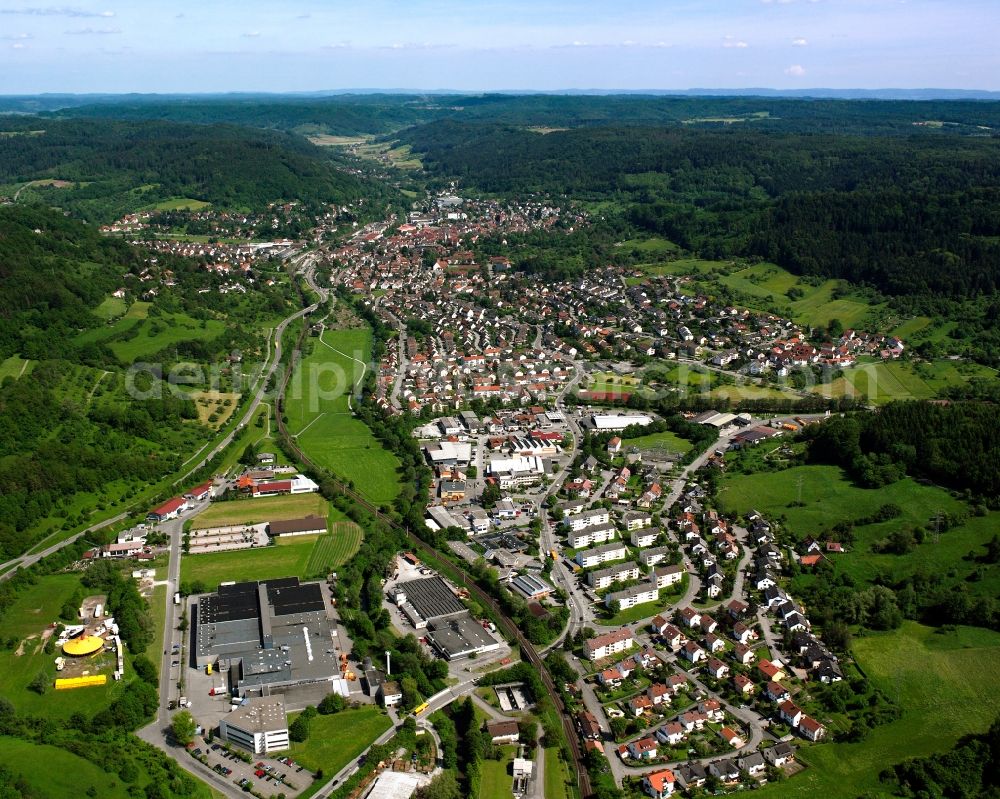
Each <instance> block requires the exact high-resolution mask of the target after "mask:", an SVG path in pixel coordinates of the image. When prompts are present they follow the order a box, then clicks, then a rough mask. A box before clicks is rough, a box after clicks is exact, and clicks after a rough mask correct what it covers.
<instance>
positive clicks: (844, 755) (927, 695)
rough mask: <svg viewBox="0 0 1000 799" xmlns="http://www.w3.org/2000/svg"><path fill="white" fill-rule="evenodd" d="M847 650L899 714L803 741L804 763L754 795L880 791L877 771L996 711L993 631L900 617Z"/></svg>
mask: <svg viewBox="0 0 1000 799" xmlns="http://www.w3.org/2000/svg"><path fill="white" fill-rule="evenodd" d="M854 653H855V657H856V658H857V661H858V663H859V665H861V667H862V668H863V669H864V671H865V673H866V674H867V675H868V676H869V678H870V679H871V680H872V681H873V682H874V683H875V684H876V685H877V686H878V687H879V688H881V689H882V690H883V691H884V692H885V693H886V695H887V696H888V697H889V698H890V699H892V700H894V701H897V702H899V703H900V704H901V705H902V707H903V716H902V718H900V719H899V720H898V721H895V722H893V723H891V724H887V725H884V726H882V727H877V728H876V729H875V730H874V731H873V732H872V733H871V734H870V735H869V736H868V738H867V739H866V740H865V741H864V742H862V743H857V744H822V745H819V746H815V747H810V748H803V749H802V750H801V751H800V753H799V759H800V760H801V761H802V762H804V763H807V764H808V765H809V766H810V768H809V769H807V770H806V771H805V772H804V773H802V774H800V775H798V776H796V777H794V778H792V779H791V780H788V781H787V782H782V783H780V784H775V785H772V786H768V787H767V788H765V789H764V790H763V791H762V792H761V793H760V795H761V796H765V797H770V796H774V797H782V799H784V797H814V796H823V797H829V799H838V798H839V797H843V799H853V798H854V797H857V796H862V795H864V796H887V795H888V792H887V791H885V789H884V788H883V786H882V785H881V784H880V783H879V781H878V774H879V772H880V771H882V770H883V769H885V768H887V767H889V766H892V765H894V764H896V763H899V762H901V761H903V760H905V759H907V758H911V757H925V756H927V755H930V754H933V753H935V752H942V751H944V750H946V749H949V748H950V747H951V746H953V745H954V744H955V742H956V741H957V740H958V739H959V738H960V737H961V736H963V735H966V734H968V733H974V732H984V731H985V730H986V728H987V727H989V725H990V723H991V722H992V721H993V720H994V719H995V718H996V716H997V714H998V713H1000V693H998V692H997V691H996V686H995V674H996V670H997V668H998V667H1000V634H998V633H995V632H991V631H988V630H981V629H974V628H959V629H958V630H957V631H956V632H954V633H948V634H944V635H941V634H938V633H936V632H935V631H934V630H933V629H931V628H929V627H924V626H922V625H919V624H915V623H913V622H906V623H904V624H903V626H902V627H901V628H900V629H899V630H897V631H895V632H892V633H882V634H869V635H867V636H866V637H864V638H860V639H857V640H855V642H854Z"/></svg>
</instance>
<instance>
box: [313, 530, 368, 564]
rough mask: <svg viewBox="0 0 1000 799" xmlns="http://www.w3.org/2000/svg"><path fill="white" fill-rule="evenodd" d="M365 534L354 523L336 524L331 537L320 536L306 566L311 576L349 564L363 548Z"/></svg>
mask: <svg viewBox="0 0 1000 799" xmlns="http://www.w3.org/2000/svg"><path fill="white" fill-rule="evenodd" d="M363 537H364V534H363V533H362V531H361V528H360V527H358V526H357V525H356V524H355V523H354V522H350V521H342V522H334V523H333V530H332V531H331V532H330V534H329V535H325V536H319V537H318V540H317V541H316V545H315V546H314V547H313V550H312V552H311V553H310V555H309V562H308V563H307V565H306V568H307V570H308V571H309V573H311V574H318V573H320V572H328V571H330V570H331V569H333V568H335V567H337V566H339V565H341V564H342V563H347V561H349V560H350V559H351V558H352V557H354V553H356V552H357V551H358V550H359V549H360V548H361V540H362V538H363Z"/></svg>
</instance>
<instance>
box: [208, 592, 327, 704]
mask: <svg viewBox="0 0 1000 799" xmlns="http://www.w3.org/2000/svg"><path fill="white" fill-rule="evenodd" d="M194 650H195V657H196V662H197V665H198V666H199V667H204V666H206V665H208V664H210V663H211V664H212V665H213V666H214V667H215V668H216V669H217V670H218V671H220V672H223V673H225V672H227V670H228V679H229V690H230V691H231V693H232V695H233V696H258V695H266V694H268V693H269V692H271V691H273V690H275V689H277V690H279V691H280V690H281V689H283V688H288V687H291V686H296V685H306V684H309V683H319V682H325V681H329V682H330V683H331V687H330V690H331V691H335V690H336V691H339V690H340V685H339V684H340V682H341V680H340V665H339V663H338V661H337V656H336V653H335V652H334V647H333V637H332V628H331V624H330V619H329V618H328V617H327V614H326V607H325V605H324V601H323V593H322V590H321V589H320V585H319V583H305V584H299V580H298V578H297V577H284V578H281V579H278V580H268V581H267V582H260V583H258V582H247V583H230V584H228V585H226V584H224V585H220V586H219V590H218V591H217V592H216V593H214V594H206V595H204V596H202V597H200V598H199V600H198V604H197V607H196V610H195V615H194Z"/></svg>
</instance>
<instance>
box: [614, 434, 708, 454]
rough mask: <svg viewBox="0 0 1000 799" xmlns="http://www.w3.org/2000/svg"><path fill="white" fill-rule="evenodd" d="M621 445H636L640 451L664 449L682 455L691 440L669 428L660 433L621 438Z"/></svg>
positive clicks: (689, 445) (689, 446) (687, 448)
mask: <svg viewBox="0 0 1000 799" xmlns="http://www.w3.org/2000/svg"><path fill="white" fill-rule="evenodd" d="M622 447H638V448H639V450H640V451H642V450H651V449H666V450H670V451H671V452H676V453H679V454H681V455H683V454H684V453H685V452H688V451H689V450H690V449H691V442H690V441H688V440H687V439H686V438H681V437H680V436H679V435H677V434H676V433H674V432H673V431H671V430H665V431H663V432H662V433H650V434H649V435H648V436H640V437H639V438H625V439H622Z"/></svg>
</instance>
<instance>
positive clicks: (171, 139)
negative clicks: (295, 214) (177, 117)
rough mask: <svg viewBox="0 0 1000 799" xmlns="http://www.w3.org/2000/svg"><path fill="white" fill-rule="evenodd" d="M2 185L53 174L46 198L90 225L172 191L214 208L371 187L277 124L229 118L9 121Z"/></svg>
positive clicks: (342, 196) (349, 193)
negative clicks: (202, 121)
mask: <svg viewBox="0 0 1000 799" xmlns="http://www.w3.org/2000/svg"><path fill="white" fill-rule="evenodd" d="M0 127H2V129H3V130H4V131H7V133H8V135H3V136H0V184H8V185H17V184H20V183H25V182H28V181H32V180H40V179H46V178H50V179H58V180H61V181H70V182H72V184H73V185H70V186H62V187H58V188H51V189H48V190H47V193H46V196H45V199H46V201H47V202H49V203H50V204H52V205H58V206H60V207H63V208H66V209H68V210H70V211H72V212H73V214H74V215H76V216H79V217H82V218H84V219H87V220H90V221H95V222H109V221H112V220H114V219H117V218H119V217H120V216H122V215H123V214H125V213H128V212H131V211H135V210H138V209H140V208H143V207H147V206H151V205H154V204H155V203H157V202H158V201H161V200H164V199H168V198H172V197H188V198H192V199H196V200H202V201H204V202H208V203H212V205H214V206H216V207H219V208H232V209H248V210H249V209H255V210H259V209H263V208H265V207H266V206H267V204H268V203H271V202H276V201H290V200H298V201H300V202H303V203H309V204H314V205H320V204H327V203H347V202H350V201H353V200H356V199H358V198H359V197H362V196H364V195H365V194H366V193H368V192H370V191H371V190H372V187H370V186H366V185H365V184H364V183H363V182H362V181H361V180H360V179H359V178H358V177H356V176H354V175H351V174H348V173H347V172H346V171H344V170H343V169H342V165H340V164H338V163H336V162H335V161H333V160H332V159H333V156H332V155H331V154H330V153H329V151H327V150H323V149H321V148H318V147H315V146H313V145H312V144H310V143H309V142H308V141H306V140H305V139H303V138H301V137H299V136H294V135H292V134H287V133H281V132H276V131H262V130H255V129H253V128H249V127H238V126H230V125H211V126H205V125H184V124H178V123H174V122H159V121H153V122H130V121H117V120H92V119H80V120H50V119H46V120H41V119H38V118H27V119H25V118H8V119H5V120H3V122H2V124H0Z"/></svg>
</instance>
